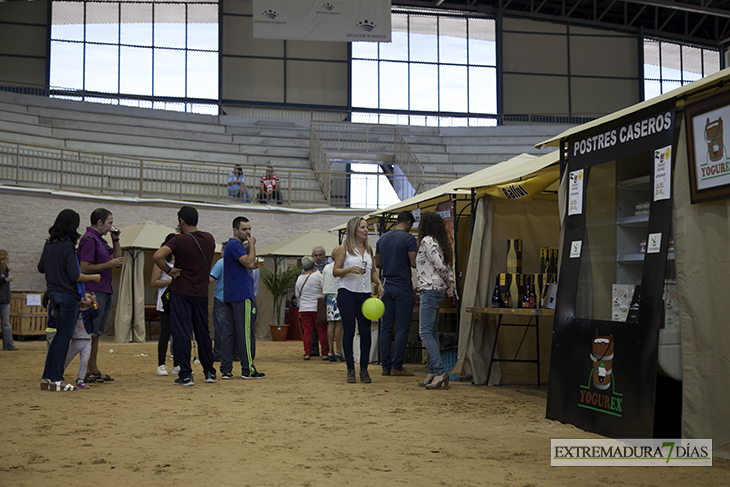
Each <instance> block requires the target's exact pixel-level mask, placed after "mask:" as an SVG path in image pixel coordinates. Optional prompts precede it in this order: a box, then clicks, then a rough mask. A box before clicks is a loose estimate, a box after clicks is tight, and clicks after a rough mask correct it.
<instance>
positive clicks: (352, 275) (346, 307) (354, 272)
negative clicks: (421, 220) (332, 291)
mask: <svg viewBox="0 0 730 487" xmlns="http://www.w3.org/2000/svg"><path fill="white" fill-rule="evenodd" d="M334 258H335V265H334V268H333V269H332V275H333V276H334V277H339V278H340V282H339V289H338V291H337V305H338V307H339V308H340V314H341V316H342V328H343V334H344V337H343V340H342V346H343V348H344V350H345V362H347V382H349V383H354V382H355V360H354V355H353V350H352V348H353V340H354V339H355V322H356V321H357V325H358V331H359V332H360V381H361V382H364V383H366V384H369V383H370V382H372V379H371V378H370V374H368V362H369V360H370V345H371V342H372V339H371V337H370V320H368V319H367V318H365V316H363V314H362V303H364V302H365V300H366V299H368V298H369V297H370V293H371V290H372V283H375V284H377V286H378V297H379V298H380V297H382V296H383V293H384V292H385V291H384V289H383V283H382V282H380V277H379V276H378V273H377V272H376V271H375V266H373V249H372V248H371V247H370V245H369V244H368V223H367V221H365V219H364V218H362V217H359V216H356V217H354V218H351V219H350V221H348V222H347V234H346V235H345V241H344V242H343V243H342V245H340V246H339V247H338V248H337V252H335V255H334Z"/></svg>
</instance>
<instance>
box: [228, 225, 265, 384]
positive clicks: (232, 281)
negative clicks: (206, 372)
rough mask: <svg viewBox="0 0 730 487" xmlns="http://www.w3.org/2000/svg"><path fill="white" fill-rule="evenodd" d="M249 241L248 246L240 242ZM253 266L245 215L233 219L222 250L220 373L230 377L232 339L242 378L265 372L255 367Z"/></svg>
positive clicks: (252, 244) (253, 242)
mask: <svg viewBox="0 0 730 487" xmlns="http://www.w3.org/2000/svg"><path fill="white" fill-rule="evenodd" d="M246 241H248V244H249V249H248V251H246V249H245V248H244V246H243V243H244V242H246ZM254 269H256V237H254V236H253V235H251V223H250V222H249V221H248V218H245V217H242V216H239V217H236V218H235V219H234V220H233V238H231V239H230V240H229V241H228V243H227V244H226V250H225V252H224V253H223V284H224V285H223V300H224V301H225V303H226V321H225V323H224V325H223V333H222V337H221V340H222V346H221V367H220V370H221V373H222V374H223V377H224V378H225V377H226V375H227V374H230V375H228V377H229V378H230V377H232V375H233V374H232V370H233V343H234V341H235V342H237V343H238V351H239V353H240V355H241V378H242V379H263V378H264V377H266V374H264V373H263V372H259V371H258V370H256V367H255V366H254V363H253V361H254V358H255V357H256V327H255V325H256V307H255V306H256V305H255V303H256V301H255V294H254V278H253V270H254Z"/></svg>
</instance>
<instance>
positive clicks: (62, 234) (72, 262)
mask: <svg viewBox="0 0 730 487" xmlns="http://www.w3.org/2000/svg"><path fill="white" fill-rule="evenodd" d="M78 227H79V214H78V213H76V212H75V211H73V210H63V211H61V213H59V214H58V216H57V217H56V221H55V222H54V223H53V226H52V227H51V228H49V229H48V233H49V235H50V236H49V238H48V239H47V240H46V243H45V245H44V246H43V254H42V255H41V259H40V261H39V262H38V272H40V273H41V274H45V276H46V286H47V293H48V298H49V300H50V301H51V303H52V304H53V309H54V316H55V319H56V336H55V337H53V341H52V342H51V345H50V347H49V348H48V354H47V355H46V366H45V369H44V370H43V379H42V380H41V389H47V390H49V391H72V390H73V386H72V385H71V384H69V383H67V382H66V381H64V380H63V369H64V367H63V365H64V361H65V360H66V354H67V353H68V345H69V343H70V341H71V335H72V334H73V330H74V326H75V325H76V320H77V319H78V316H79V301H80V300H81V297H82V296H84V285H83V284H82V283H83V282H86V281H95V282H99V278H100V276H99V274H82V273H81V270H80V267H79V261H78V259H77V258H76V242H77V241H78V239H79V237H80V235H79V232H78V231H77V230H78Z"/></svg>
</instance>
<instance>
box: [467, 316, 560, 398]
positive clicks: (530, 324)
mask: <svg viewBox="0 0 730 487" xmlns="http://www.w3.org/2000/svg"><path fill="white" fill-rule="evenodd" d="M466 311H467V313H479V314H486V315H497V316H498V319H497V333H496V335H495V336H494V344H493V345H492V354H491V355H490V356H489V368H488V369H487V382H486V383H485V384H484V385H487V384H489V376H490V375H491V373H492V365H493V364H494V362H523V363H530V364H535V366H536V367H537V385H538V387H539V386H540V317H541V316H555V310H554V309H547V308H472V307H469V308H466ZM505 316H529V317H530V321H529V322H528V323H527V324H524V323H503V322H502V318H504V317H505ZM533 317H534V318H535V320H534V323H533V320H532V319H533ZM503 326H524V327H525V332H524V334H523V335H522V340H521V341H520V345H519V346H518V347H517V352H516V353H515V356H514V358H511V359H510V358H494V352H495V351H496V350H497V341H498V340H499V330H500V328H501V327H503ZM530 328H534V330H535V344H536V346H535V355H536V357H535V358H534V359H518V358H517V355H518V354H519V353H520V349H521V348H522V344H523V343H524V341H525V337H526V336H527V332H528V331H529V330H530Z"/></svg>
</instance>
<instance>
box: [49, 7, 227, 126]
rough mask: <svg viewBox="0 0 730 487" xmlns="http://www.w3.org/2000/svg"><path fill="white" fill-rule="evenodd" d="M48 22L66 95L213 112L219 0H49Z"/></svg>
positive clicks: (54, 67) (54, 75)
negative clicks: (49, 18)
mask: <svg viewBox="0 0 730 487" xmlns="http://www.w3.org/2000/svg"><path fill="white" fill-rule="evenodd" d="M52 23H53V25H52V30H51V83H50V84H51V88H52V89H55V90H66V91H68V92H69V93H68V94H67V96H64V97H65V98H70V99H76V100H84V101H95V102H100V103H111V104H120V105H132V106H140V107H145V108H161V109H167V110H177V111H187V112H196V113H210V114H216V115H217V114H218V109H217V105H216V102H217V100H218V2H217V1H215V0H197V1H187V2H186V1H165V2H163V1H157V0H155V1H150V0H148V1H140V2H126V1H93V2H92V1H85V0H76V1H72V0H69V1H54V2H53V20H52ZM77 93H78V94H77ZM207 100H211V101H212V102H213V103H206V101H207Z"/></svg>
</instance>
